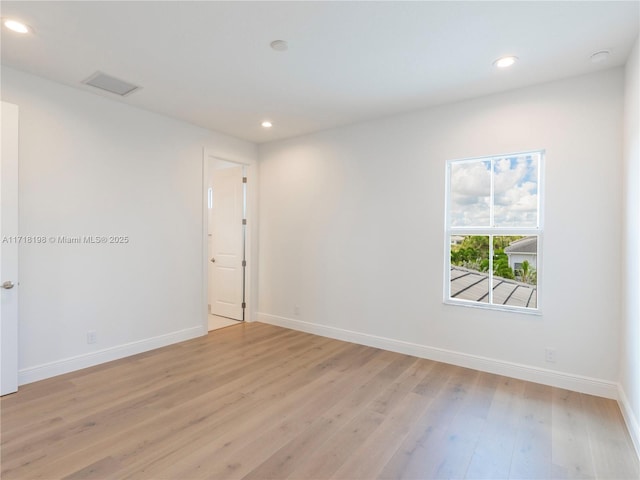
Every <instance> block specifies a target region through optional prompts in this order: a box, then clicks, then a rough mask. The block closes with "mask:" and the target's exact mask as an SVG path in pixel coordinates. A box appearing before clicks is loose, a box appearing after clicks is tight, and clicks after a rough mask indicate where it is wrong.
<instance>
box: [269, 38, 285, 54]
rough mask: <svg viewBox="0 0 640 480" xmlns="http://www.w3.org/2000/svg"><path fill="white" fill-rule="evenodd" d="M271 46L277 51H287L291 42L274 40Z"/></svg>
mask: <svg viewBox="0 0 640 480" xmlns="http://www.w3.org/2000/svg"><path fill="white" fill-rule="evenodd" d="M271 48H273V49H274V50H275V51H277V52H286V51H287V50H288V49H289V44H288V43H287V42H286V41H285V40H274V41H273V42H271Z"/></svg>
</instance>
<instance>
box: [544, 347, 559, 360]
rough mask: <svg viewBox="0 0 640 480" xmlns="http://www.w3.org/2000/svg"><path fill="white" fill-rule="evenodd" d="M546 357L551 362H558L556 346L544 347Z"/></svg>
mask: <svg viewBox="0 0 640 480" xmlns="http://www.w3.org/2000/svg"><path fill="white" fill-rule="evenodd" d="M544 359H545V361H546V362H549V363H556V349H555V348H545V349H544Z"/></svg>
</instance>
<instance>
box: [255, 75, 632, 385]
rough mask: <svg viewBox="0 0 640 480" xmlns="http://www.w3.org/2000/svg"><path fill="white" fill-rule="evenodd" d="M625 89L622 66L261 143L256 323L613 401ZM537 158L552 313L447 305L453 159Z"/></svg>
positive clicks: (545, 301)
mask: <svg viewBox="0 0 640 480" xmlns="http://www.w3.org/2000/svg"><path fill="white" fill-rule="evenodd" d="M622 92H623V71H622V69H612V70H608V71H604V72H601V73H596V74H592V75H588V76H583V77H577V78H572V79H568V80H563V81H558V82H553V83H548V84H543V85H539V86H535V87H530V88H526V89H522V90H517V91H512V92H509V93H504V94H499V95H493V96H489V97H483V98H479V99H475V100H471V101H465V102H461V103H457V104H452V105H446V106H442V107H438V108H432V109H429V110H425V111H420V112H416V113H413V114H406V115H402V116H396V117H392V118H387V119H382V120H377V121H372V122H367V123H361V124H357V125H353V126H349V127H344V128H339V129H333V130H328V131H324V132H321V133H317V134H313V135H308V136H303V137H299V138H295V139H290V140H285V141H278V142H273V143H269V144H264V145H261V146H260V147H259V157H260V222H259V224H260V234H259V238H260V259H259V285H260V291H259V310H260V314H259V315H258V318H259V319H260V320H263V321H266V322H271V323H275V324H280V325H287V326H291V327H295V328H300V329H306V330H308V331H314V332H317V333H323V334H326V335H329V336H336V337H339V338H347V339H353V340H356V341H361V342H364V343H369V344H372V345H378V346H384V347H387V348H392V349H397V350H400V351H406V352H414V353H416V354H418V355H424V356H427V357H431V358H437V359H442V360H446V361H452V362H456V363H459V364H467V365H470V366H474V367H476V368H481V369H486V370H489V371H498V372H502V373H507V374H510V375H514V376H520V377H522V378H529V379H534V380H537V381H544V382H546V383H552V384H553V383H556V384H560V385H564V386H568V387H571V388H575V389H578V390H580V389H581V390H584V391H590V392H593V393H598V394H603V395H607V396H615V395H616V383H615V382H617V379H618V346H619V324H620V320H619V319H620V314H621V312H620V305H621V295H620V289H621V255H620V248H619V245H620V240H621V229H620V225H621V210H622V205H621V193H620V178H621V168H622V161H621V158H622V151H621V132H622V107H623V101H622ZM533 149H546V152H547V156H546V185H545V186H546V209H545V222H546V224H545V234H544V245H543V247H542V248H543V252H544V259H543V262H544V265H543V268H544V273H543V275H544V277H543V278H542V282H543V283H542V285H541V288H542V290H541V293H540V302H541V305H542V308H543V315H541V316H533V315H525V314H515V313H507V312H496V311H486V310H480V309H475V308H466V307H460V306H451V305H444V304H443V303H442V297H443V294H442V292H443V286H442V283H443V263H444V262H443V252H444V244H443V241H444V240H443V228H444V227H443V221H444V211H443V209H444V183H445V181H444V179H445V162H446V161H447V160H449V159H458V158H465V157H472V156H482V155H494V154H502V153H509V152H518V151H524V150H533ZM296 305H297V306H299V312H300V313H299V315H296V314H295V306H296ZM545 347H552V348H555V349H556V350H557V362H556V363H555V364H550V363H545V360H544V349H545ZM545 369H550V370H554V371H555V373H553V372H547V371H546V370H545ZM582 377H589V378H586V379H585V378H582ZM572 382H573V383H572ZM576 382H577V383H576ZM574 383H575V384H574Z"/></svg>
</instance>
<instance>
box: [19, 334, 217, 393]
mask: <svg viewBox="0 0 640 480" xmlns="http://www.w3.org/2000/svg"><path fill="white" fill-rule="evenodd" d="M206 333H207V331H206V329H205V328H204V327H202V326H198V327H191V328H185V329H184V330H178V331H177V332H171V333H167V334H164V335H158V336H157V337H152V338H146V339H144V340H139V341H137V342H131V343H125V344H124V345H117V346H115V347H109V348H105V349H103V350H98V351H96V352H90V353H85V354H82V355H77V356H75V357H69V358H64V359H62V360H56V361H55V362H50V363H45V364H43V365H36V366H35V367H28V368H24V369H22V370H20V371H18V385H24V384H27V383H31V382H37V381H38V380H44V379H45V378H50V377H55V376H56V375H62V374H63V373H69V372H74V371H76V370H80V369H82V368H87V367H93V366H94V365H99V364H101V363H105V362H110V361H112V360H118V359H120V358H124V357H128V356H130V355H135V354H137V353H142V352H147V351H149V350H154V349H156V348H160V347H166V346H167V345H171V344H173V343H178V342H182V341H184V340H190V339H192V338H196V337H200V336H202V335H206Z"/></svg>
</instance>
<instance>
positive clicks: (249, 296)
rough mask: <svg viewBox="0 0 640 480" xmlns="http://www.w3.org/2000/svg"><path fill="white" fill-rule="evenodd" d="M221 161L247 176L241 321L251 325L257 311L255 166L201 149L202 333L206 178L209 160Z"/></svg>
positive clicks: (206, 301) (205, 277)
mask: <svg viewBox="0 0 640 480" xmlns="http://www.w3.org/2000/svg"><path fill="white" fill-rule="evenodd" d="M212 159H215V160H223V161H225V162H230V163H235V164H237V165H238V166H242V167H245V172H246V177H247V190H246V194H247V200H246V201H247V205H246V207H247V212H246V219H247V225H246V230H245V259H246V261H247V266H246V268H245V278H244V289H245V302H246V304H247V307H246V309H245V314H244V321H245V322H252V321H254V318H255V312H256V308H255V307H256V296H255V292H256V289H255V288H254V282H255V281H256V280H257V277H256V275H255V273H256V267H257V258H258V256H257V252H256V251H255V249H256V247H257V244H256V242H255V241H254V232H257V231H258V229H257V224H256V220H257V215H256V212H257V191H258V183H257V172H256V170H257V167H256V165H255V164H253V163H250V162H246V161H242V160H236V159H232V158H227V157H223V156H221V155H218V154H216V153H214V152H213V151H211V150H209V149H207V148H204V149H203V155H202V201H201V205H202V261H201V264H202V326H203V332H204V334H207V333H208V331H209V308H208V307H209V252H208V246H209V245H208V242H209V238H208V228H207V227H208V222H209V218H208V217H209V215H208V196H207V190H208V179H209V161H210V160H212Z"/></svg>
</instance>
